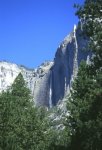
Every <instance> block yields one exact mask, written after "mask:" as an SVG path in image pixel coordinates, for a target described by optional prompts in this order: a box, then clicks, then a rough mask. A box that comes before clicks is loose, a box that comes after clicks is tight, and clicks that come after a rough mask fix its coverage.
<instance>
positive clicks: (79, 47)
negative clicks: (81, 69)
mask: <svg viewBox="0 0 102 150" xmlns="http://www.w3.org/2000/svg"><path fill="white" fill-rule="evenodd" d="M87 42H88V39H87V38H86V37H82V36H81V29H80V28H79V27H78V28H77V27H76V26H74V30H73V32H72V33H70V34H69V35H68V36H67V37H66V38H65V39H64V41H63V42H62V43H61V45H60V46H59V47H58V49H57V52H56V54H55V59H54V62H45V63H43V64H42V65H41V66H39V67H38V68H37V69H32V70H30V69H27V68H25V67H23V66H18V65H16V64H12V63H8V62H0V91H2V90H5V89H7V88H8V87H9V86H11V84H12V83H13V81H14V79H15V78H16V77H17V75H18V74H19V73H20V72H21V73H22V74H23V77H24V79H25V81H26V82H27V85H28V87H29V88H30V90H31V93H32V95H33V98H34V102H35V104H36V105H44V106H47V107H52V106H54V105H56V104H57V103H58V101H59V100H62V99H63V98H64V97H65V95H66V94H68V92H69V89H70V87H71V83H72V81H73V80H74V78H75V77H76V75H77V71H78V66H79V64H80V62H81V60H87V57H89V53H88V52H87V51H84V47H85V46H86V45H87Z"/></svg>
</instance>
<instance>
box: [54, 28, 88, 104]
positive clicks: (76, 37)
mask: <svg viewBox="0 0 102 150" xmlns="http://www.w3.org/2000/svg"><path fill="white" fill-rule="evenodd" d="M87 44H88V39H87V38H86V37H82V36H81V30H80V28H77V27H76V26H74V30H73V32H72V33H70V34H69V35H68V36H67V37H66V38H65V39H64V41H63V42H62V43H61V45H60V46H59V47H58V49H57V52H56V55H55V59H54V65H53V67H52V104H53V105H56V104H57V103H58V101H59V100H62V99H63V98H64V96H65V95H66V94H68V92H69V89H70V87H71V83H72V81H73V80H74V78H75V77H76V75H77V71H78V66H79V64H80V62H81V61H82V60H87V57H88V55H89V52H88V51H85V50H84V48H85V46H86V45H87Z"/></svg>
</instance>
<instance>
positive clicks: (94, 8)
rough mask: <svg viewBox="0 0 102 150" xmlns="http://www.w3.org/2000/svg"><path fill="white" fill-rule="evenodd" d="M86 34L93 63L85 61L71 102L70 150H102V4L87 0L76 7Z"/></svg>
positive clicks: (76, 80)
mask: <svg viewBox="0 0 102 150" xmlns="http://www.w3.org/2000/svg"><path fill="white" fill-rule="evenodd" d="M77 8H78V11H77V13H76V14H77V15H78V16H79V18H80V19H81V21H82V23H83V34H85V35H87V36H88V37H89V39H90V43H89V48H90V50H91V51H92V53H93V54H94V55H93V57H92V58H91V62H90V64H86V63H84V62H82V64H81V66H80V68H79V71H78V75H77V78H76V79H75V81H74V83H73V88H72V91H71V96H70V98H69V102H68V110H69V112H70V116H69V117H68V118H67V125H68V126H70V132H71V145H70V150H101V149H102V126H101V125H102V1H101V0H96V1H95V0H86V1H85V4H84V5H83V6H82V7H80V6H77Z"/></svg>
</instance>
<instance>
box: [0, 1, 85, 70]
mask: <svg viewBox="0 0 102 150" xmlns="http://www.w3.org/2000/svg"><path fill="white" fill-rule="evenodd" d="M83 2H84V0H0V61H3V60H5V61H9V62H13V63H16V64H19V65H20V64H21V65H24V66H27V67H29V68H36V67H37V66H39V65H40V64H41V63H43V62H44V61H49V60H53V59H54V56H55V52H56V50H57V47H58V46H59V44H60V43H61V42H62V41H63V39H64V38H65V36H66V35H68V34H69V33H70V32H71V31H72V30H73V26H74V24H77V22H78V18H77V16H75V8H73V5H74V3H79V4H82V3H83Z"/></svg>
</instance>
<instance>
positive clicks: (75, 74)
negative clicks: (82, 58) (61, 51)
mask: <svg viewBox="0 0 102 150" xmlns="http://www.w3.org/2000/svg"><path fill="white" fill-rule="evenodd" d="M76 28H77V27H76V25H74V39H75V53H74V54H75V55H74V67H73V78H75V77H76V76H77V72H78V43H77V38H76Z"/></svg>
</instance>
